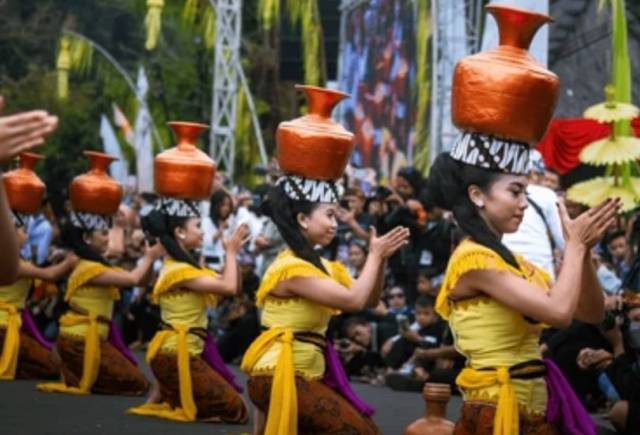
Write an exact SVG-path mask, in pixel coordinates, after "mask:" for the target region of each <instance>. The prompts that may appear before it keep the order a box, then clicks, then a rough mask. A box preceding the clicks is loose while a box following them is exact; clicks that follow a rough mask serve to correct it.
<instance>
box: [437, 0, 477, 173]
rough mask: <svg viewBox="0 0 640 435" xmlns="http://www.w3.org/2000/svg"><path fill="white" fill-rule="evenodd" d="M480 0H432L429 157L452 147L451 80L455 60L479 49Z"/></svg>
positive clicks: (454, 131)
mask: <svg viewBox="0 0 640 435" xmlns="http://www.w3.org/2000/svg"><path fill="white" fill-rule="evenodd" d="M483 3H484V2H483V0H431V16H432V17H433V21H434V23H433V24H434V26H433V36H432V38H433V40H432V47H433V49H432V51H431V53H432V83H431V86H432V94H431V95H432V99H431V147H430V154H431V155H430V158H431V160H432V161H433V159H435V158H436V156H437V155H438V154H439V153H441V152H443V151H448V150H449V149H450V148H451V145H452V143H453V140H454V139H455V137H456V136H457V134H458V131H457V130H456V128H455V127H454V126H453V123H452V122H451V83H452V79H453V70H454V67H455V65H456V62H458V60H459V59H460V58H461V57H463V56H466V55H468V54H472V53H475V52H477V51H478V50H479V49H480V46H481V43H482V40H481V31H482V14H483V12H484V11H483Z"/></svg>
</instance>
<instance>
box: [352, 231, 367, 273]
mask: <svg viewBox="0 0 640 435" xmlns="http://www.w3.org/2000/svg"><path fill="white" fill-rule="evenodd" d="M366 259H367V244H366V243H365V242H363V241H361V240H358V239H356V240H352V241H351V243H349V264H348V265H347V269H348V270H349V274H350V275H351V277H352V278H353V279H356V278H358V276H359V275H360V272H361V271H362V268H363V267H364V263H365V261H366Z"/></svg>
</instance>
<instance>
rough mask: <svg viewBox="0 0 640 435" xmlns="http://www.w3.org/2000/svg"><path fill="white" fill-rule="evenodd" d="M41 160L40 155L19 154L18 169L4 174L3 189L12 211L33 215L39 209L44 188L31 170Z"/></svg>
mask: <svg viewBox="0 0 640 435" xmlns="http://www.w3.org/2000/svg"><path fill="white" fill-rule="evenodd" d="M42 158H43V156H42V155H40V154H35V153H26V152H25V153H21V154H20V167H18V168H17V169H14V170H13V171H9V172H7V173H6V174H4V177H3V181H4V188H5V190H6V191H7V197H8V199H9V206H10V207H11V209H12V210H15V211H17V212H19V213H24V214H35V213H37V212H38V210H39V209H40V206H41V205H42V199H43V197H44V192H45V190H46V187H45V185H44V183H43V182H42V180H41V179H40V177H38V175H36V173H35V172H34V170H33V168H35V166H36V163H37V162H38V160H40V159H42Z"/></svg>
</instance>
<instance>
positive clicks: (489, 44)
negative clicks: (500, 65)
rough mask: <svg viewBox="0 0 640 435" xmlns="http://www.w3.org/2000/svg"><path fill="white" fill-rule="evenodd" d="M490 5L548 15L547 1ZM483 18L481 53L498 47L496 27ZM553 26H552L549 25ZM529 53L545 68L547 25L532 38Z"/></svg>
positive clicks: (490, 19) (503, 1)
mask: <svg viewBox="0 0 640 435" xmlns="http://www.w3.org/2000/svg"><path fill="white" fill-rule="evenodd" d="M491 4H496V5H501V6H513V7H516V8H520V9H528V10H530V11H534V12H538V13H540V14H545V15H549V0H499V1H492V2H491ZM489 15H490V14H487V17H485V25H484V33H483V35H482V51H484V50H490V49H492V48H495V47H497V46H498V41H499V40H500V39H499V38H498V26H497V25H496V20H494V19H493V17H490V16H489ZM551 25H553V24H551ZM529 53H531V55H532V56H533V58H534V59H535V60H537V61H538V62H540V63H541V64H542V65H544V66H545V67H546V66H547V58H548V54H549V24H544V25H543V26H542V27H540V29H539V30H538V32H537V33H536V35H535V36H534V37H533V41H532V42H531V47H529Z"/></svg>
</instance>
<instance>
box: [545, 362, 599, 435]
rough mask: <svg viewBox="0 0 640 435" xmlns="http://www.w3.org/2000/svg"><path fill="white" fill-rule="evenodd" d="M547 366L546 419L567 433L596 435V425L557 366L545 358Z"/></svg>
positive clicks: (572, 434) (571, 434)
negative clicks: (547, 396)
mask: <svg viewBox="0 0 640 435" xmlns="http://www.w3.org/2000/svg"><path fill="white" fill-rule="evenodd" d="M544 363H545V365H546V366H547V376H546V381H547V390H548V392H549V398H548V400H547V421H548V422H550V423H560V425H561V429H562V433H563V434H567V435H596V433H597V432H596V425H595V423H594V422H593V420H591V417H590V416H589V414H588V413H587V411H586V410H585V409H584V407H583V406H582V403H581V402H580V400H579V399H578V398H577V397H576V394H575V393H574V392H573V389H572V388H571V385H569V383H568V382H567V380H566V379H565V378H564V375H563V374H562V371H560V369H559V368H558V366H557V365H556V364H555V363H554V362H553V361H551V360H550V359H549V358H545V360H544Z"/></svg>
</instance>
